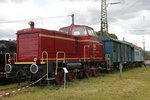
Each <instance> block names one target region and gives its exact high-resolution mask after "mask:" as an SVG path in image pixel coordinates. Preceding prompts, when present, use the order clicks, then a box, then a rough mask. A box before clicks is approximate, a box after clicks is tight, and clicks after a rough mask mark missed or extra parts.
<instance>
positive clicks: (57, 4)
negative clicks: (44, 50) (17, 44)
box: [0, 0, 150, 51]
mask: <svg viewBox="0 0 150 100" xmlns="http://www.w3.org/2000/svg"><path fill="white" fill-rule="evenodd" d="M118 1H120V2H121V3H120V4H117V5H109V4H108V3H112V2H118ZM107 4H108V7H107V10H108V24H109V29H108V30H109V32H110V33H115V34H116V35H117V36H118V37H119V39H120V40H122V39H123V37H124V38H125V40H126V41H129V42H132V43H134V44H136V45H138V46H141V47H142V48H143V45H142V42H143V40H144V41H145V42H146V45H145V46H146V50H149V51H150V45H149V42H150V39H149V37H150V29H149V26H150V6H149V5H150V1H149V0H107ZM100 11H101V0H0V39H9V38H11V39H15V38H16V32H17V30H20V29H23V28H28V27H29V25H28V22H29V20H28V19H39V18H49V19H43V20H35V21H34V22H35V27H41V28H46V29H51V30H58V29H59V28H60V27H63V26H67V25H70V24H71V17H69V16H67V15H71V14H75V24H85V25H88V26H90V27H93V28H94V29H95V31H100V15H101V12H100ZM57 16H60V17H57ZM55 17H57V18H55ZM18 20H27V21H22V22H13V23H3V22H8V21H18Z"/></svg>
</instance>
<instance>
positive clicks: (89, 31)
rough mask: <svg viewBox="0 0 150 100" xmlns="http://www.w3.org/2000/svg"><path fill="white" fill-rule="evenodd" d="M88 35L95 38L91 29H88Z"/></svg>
mask: <svg viewBox="0 0 150 100" xmlns="http://www.w3.org/2000/svg"><path fill="white" fill-rule="evenodd" d="M88 33H89V35H90V36H97V35H96V33H95V32H94V30H93V29H90V28H88Z"/></svg>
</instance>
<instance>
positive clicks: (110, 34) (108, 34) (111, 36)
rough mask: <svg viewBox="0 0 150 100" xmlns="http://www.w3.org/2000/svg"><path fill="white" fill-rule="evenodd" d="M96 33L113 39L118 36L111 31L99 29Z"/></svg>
mask: <svg viewBox="0 0 150 100" xmlns="http://www.w3.org/2000/svg"><path fill="white" fill-rule="evenodd" d="M96 34H97V35H104V36H106V37H110V38H114V39H118V37H117V36H116V35H115V34H113V33H107V32H101V31H99V32H96Z"/></svg>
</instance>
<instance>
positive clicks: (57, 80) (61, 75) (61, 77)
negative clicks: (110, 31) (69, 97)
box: [55, 72, 63, 85]
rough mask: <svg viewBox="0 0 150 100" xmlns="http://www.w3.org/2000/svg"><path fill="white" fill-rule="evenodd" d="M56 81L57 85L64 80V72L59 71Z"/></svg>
mask: <svg viewBox="0 0 150 100" xmlns="http://www.w3.org/2000/svg"><path fill="white" fill-rule="evenodd" d="M55 81H56V84H57V85H61V84H62V82H63V73H62V72H58V73H57V75H55Z"/></svg>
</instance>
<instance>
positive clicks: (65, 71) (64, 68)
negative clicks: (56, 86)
mask: <svg viewBox="0 0 150 100" xmlns="http://www.w3.org/2000/svg"><path fill="white" fill-rule="evenodd" d="M63 70H64V89H65V88H66V73H68V70H67V68H66V67H63Z"/></svg>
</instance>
